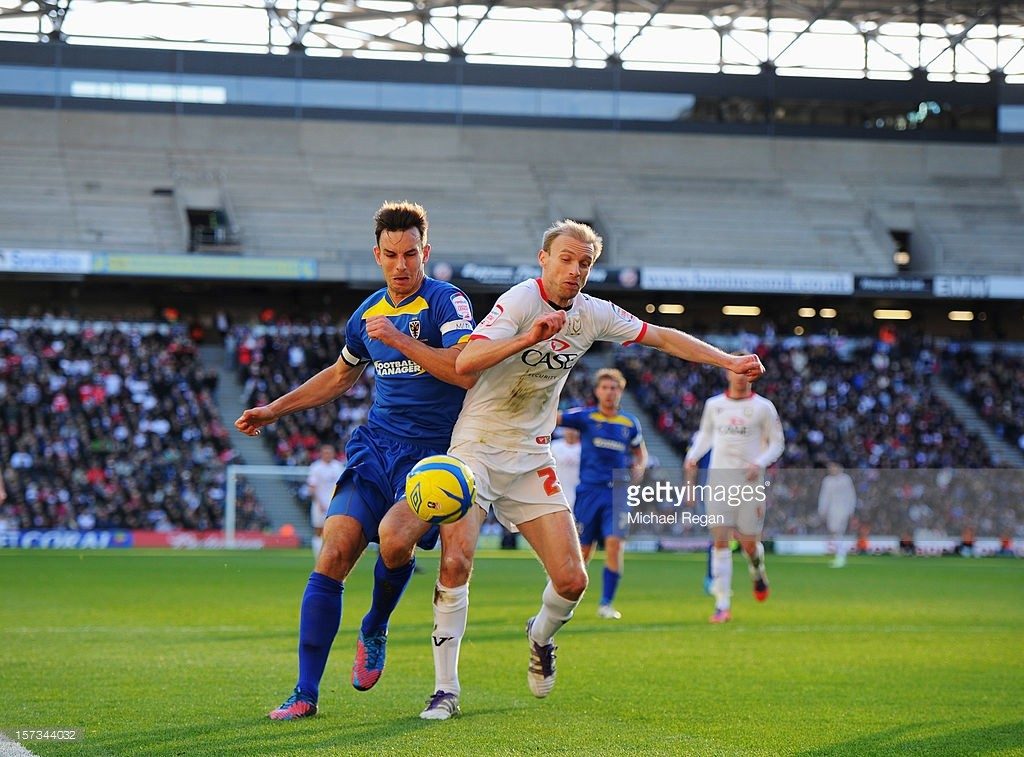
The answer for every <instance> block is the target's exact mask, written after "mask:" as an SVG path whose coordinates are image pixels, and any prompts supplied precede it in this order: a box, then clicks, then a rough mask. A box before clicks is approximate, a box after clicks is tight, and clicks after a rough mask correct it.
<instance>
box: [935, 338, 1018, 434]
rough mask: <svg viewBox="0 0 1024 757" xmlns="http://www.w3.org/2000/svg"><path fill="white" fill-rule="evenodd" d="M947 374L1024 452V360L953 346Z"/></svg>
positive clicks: (945, 355) (944, 368) (946, 364)
mask: <svg viewBox="0 0 1024 757" xmlns="http://www.w3.org/2000/svg"><path fill="white" fill-rule="evenodd" d="M942 371H943V375H944V376H945V377H946V378H947V379H948V380H949V381H950V383H952V384H953V386H954V387H955V388H956V390H957V391H958V392H960V394H962V395H963V396H964V397H966V398H967V399H968V400H969V401H970V403H971V404H972V405H974V408H975V409H976V410H977V411H978V413H979V414H980V415H981V417H982V418H984V419H985V420H986V421H988V423H989V424H991V425H992V427H993V428H994V429H995V430H996V432H997V433H998V434H999V435H1000V436H1002V437H1003V438H1004V439H1005V440H1006V441H1007V442H1009V443H1010V444H1013V445H1016V446H1017V447H1019V448H1020V449H1021V450H1024V357H1022V356H1021V355H1020V354H1009V353H1006V352H1003V351H1000V350H995V351H992V352H984V353H981V352H977V351H975V350H973V349H969V348H968V349H964V348H963V347H961V346H960V345H956V344H953V345H949V346H947V347H946V349H945V350H944V351H943V354H942Z"/></svg>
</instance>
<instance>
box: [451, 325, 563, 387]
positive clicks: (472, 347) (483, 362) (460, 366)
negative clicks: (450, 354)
mask: <svg viewBox="0 0 1024 757" xmlns="http://www.w3.org/2000/svg"><path fill="white" fill-rule="evenodd" d="M563 326H565V312H564V311H562V310H557V311H555V312H554V313H546V314H544V315H542V316H539V317H538V318H537V319H536V320H535V321H534V322H533V325H532V326H531V327H530V330H529V331H526V332H524V333H522V334H516V335H515V336H510V337H507V338H505V339H487V338H486V337H485V338H482V339H471V340H470V341H469V343H468V344H467V345H466V346H465V348H464V349H463V350H462V352H460V353H459V356H458V358H457V359H456V361H455V371H456V372H457V373H458V374H459V375H460V376H468V375H473V374H478V373H480V371H484V370H487V369H488V368H490V367H491V366H494V365H497V364H498V363H500V362H501V361H502V360H504V359H505V358H507V357H509V356H510V355H515V354H516V353H517V352H519V351H521V350H525V349H526V348H527V347H532V346H533V345H535V344H537V343H538V342H543V341H544V340H545V339H550V338H551V337H553V336H554V335H555V334H557V333H558V332H559V331H561V330H562V327H563Z"/></svg>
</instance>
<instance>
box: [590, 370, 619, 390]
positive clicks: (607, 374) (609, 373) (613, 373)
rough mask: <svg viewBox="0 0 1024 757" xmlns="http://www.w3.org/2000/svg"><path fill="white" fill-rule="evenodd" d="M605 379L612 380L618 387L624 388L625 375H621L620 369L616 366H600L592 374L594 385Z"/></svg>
mask: <svg viewBox="0 0 1024 757" xmlns="http://www.w3.org/2000/svg"><path fill="white" fill-rule="evenodd" d="M605 379H609V380H611V381H614V382H615V383H616V384H618V385H619V389H625V388H626V377H625V376H623V375H622V371H620V370H619V369H618V368H602V369H600V370H599V371H598V372H597V373H595V374H594V386H597V385H598V384H600V383H601V382H602V381H604V380H605Z"/></svg>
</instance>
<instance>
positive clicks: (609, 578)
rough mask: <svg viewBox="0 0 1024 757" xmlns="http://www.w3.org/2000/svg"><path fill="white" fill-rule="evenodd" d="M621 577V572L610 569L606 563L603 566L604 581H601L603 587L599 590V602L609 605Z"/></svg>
mask: <svg viewBox="0 0 1024 757" xmlns="http://www.w3.org/2000/svg"><path fill="white" fill-rule="evenodd" d="M620 578H622V574H621V573H616V572H615V571H614V570H611V569H610V568H609V567H608V566H607V565H605V566H604V581H603V582H602V586H603V589H602V591H601V604H603V605H610V604H611V603H612V600H613V599H615V590H616V589H618V588H619V579H620Z"/></svg>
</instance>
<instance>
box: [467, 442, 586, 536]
mask: <svg viewBox="0 0 1024 757" xmlns="http://www.w3.org/2000/svg"><path fill="white" fill-rule="evenodd" d="M448 454H449V455H452V456H453V457H457V458H459V460H461V461H462V462H464V463H465V464H466V465H468V466H469V468H470V470H472V471H473V476H474V478H475V479H476V503H477V504H478V505H479V506H480V507H482V508H483V509H484V511H485V512H487V511H490V510H491V509H492V508H493V509H494V515H495V517H497V519H498V521H499V522H500V523H501V524H502V525H503V526H505V528H507V529H508V530H509V531H512V532H513V533H515V532H517V531H519V528H518V525H519V524H520V523H526V522H527V521H531V520H534V519H536V518H539V517H540V516H542V515H547V514H548V513H557V512H560V511H562V510H564V511H565V512H571V508H570V507H569V501H568V500H567V499H566V498H565V492H563V491H562V485H561V484H560V483H559V482H558V476H557V474H556V473H555V458H554V457H552V456H551V453H550V452H548V451H547V450H544V451H543V452H534V453H527V452H511V451H509V450H502V449H498V448H496V447H491V446H489V445H486V444H475V443H470V442H460V443H459V444H457V445H455V446H453V447H452V448H451V449H450V450H448Z"/></svg>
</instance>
